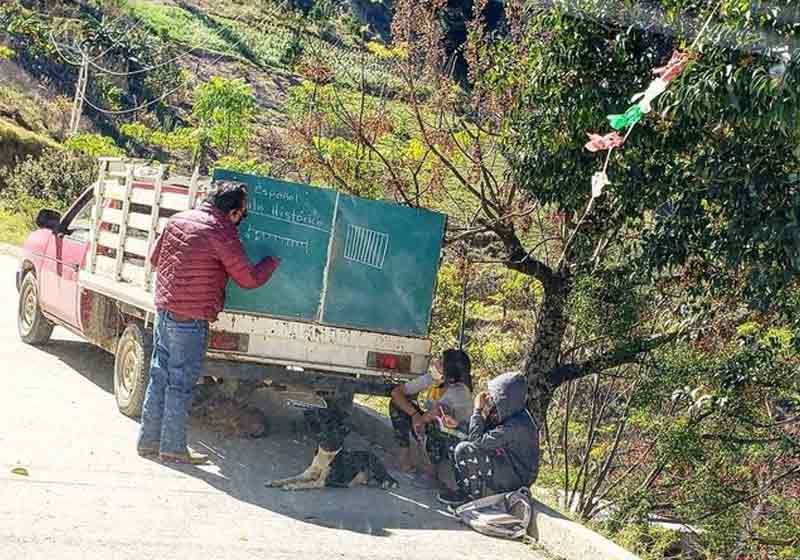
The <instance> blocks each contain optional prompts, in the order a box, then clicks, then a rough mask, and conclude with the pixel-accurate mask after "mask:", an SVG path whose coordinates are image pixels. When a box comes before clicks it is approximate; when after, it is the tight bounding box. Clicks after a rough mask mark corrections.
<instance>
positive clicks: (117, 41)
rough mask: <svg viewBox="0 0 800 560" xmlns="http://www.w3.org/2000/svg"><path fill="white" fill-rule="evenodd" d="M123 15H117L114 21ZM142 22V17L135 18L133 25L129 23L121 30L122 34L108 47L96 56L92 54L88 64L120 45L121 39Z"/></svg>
mask: <svg viewBox="0 0 800 560" xmlns="http://www.w3.org/2000/svg"><path fill="white" fill-rule="evenodd" d="M123 17H125V14H123V15H121V16H119V17H118V18H117V19H116V20H114V23H116V22H117V21H119V20H120V19H122V18H123ZM142 23H144V20H142V19H138V20H135V23H134V24H133V25H131V26H130V27H129V28H128V29H126V30H125V31H123V32H122V35H121V36H120V37H119V38H118V39H117V40H116V41H114V42H113V43H112V44H111V46H110V47H108V48H107V49H106V50H104V51H103V52H101V53H100V54H98V55H97V56H94V57H92V58H90V59H89V64H92V63H93V62H94V61H95V60H99V59H101V58H103V57H104V56H105V55H107V54H108V53H110V52H111V51H113V50H114V49H115V48H117V47H118V46H119V45H120V43H122V41H123V40H125V39H126V38H127V37H128V35H130V34H131V32H132V31H133V30H134V29H136V28H138V27H139V26H140V25H141V24H142Z"/></svg>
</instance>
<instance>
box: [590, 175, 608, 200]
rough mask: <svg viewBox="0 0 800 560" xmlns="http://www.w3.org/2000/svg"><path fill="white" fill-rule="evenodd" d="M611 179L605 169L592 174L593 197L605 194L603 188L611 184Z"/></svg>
mask: <svg viewBox="0 0 800 560" xmlns="http://www.w3.org/2000/svg"><path fill="white" fill-rule="evenodd" d="M610 184H611V181H609V180H608V175H606V173H605V171H598V172H597V173H595V174H594V175H592V198H597V197H598V196H600V195H601V194H603V189H604V188H606V186H608V185H610Z"/></svg>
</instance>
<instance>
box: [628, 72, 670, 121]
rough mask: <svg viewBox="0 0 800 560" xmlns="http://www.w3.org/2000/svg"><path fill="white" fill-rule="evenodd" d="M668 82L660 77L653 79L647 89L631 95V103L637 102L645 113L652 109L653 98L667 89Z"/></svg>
mask: <svg viewBox="0 0 800 560" xmlns="http://www.w3.org/2000/svg"><path fill="white" fill-rule="evenodd" d="M667 85H668V83H667V82H666V81H664V80H662V79H661V78H656V79H655V80H653V81H652V82H651V83H650V85H649V86H647V89H646V90H644V91H642V92H639V93H637V94H636V95H634V96H633V97H631V103H637V102H638V105H639V108H640V109H641V110H642V113H644V114H645V115H646V114H647V113H649V112H650V111H652V110H653V106H652V103H653V100H654V99H655V98H656V97H658V96H659V95H661V94H662V93H664V92H665V91H666V90H667Z"/></svg>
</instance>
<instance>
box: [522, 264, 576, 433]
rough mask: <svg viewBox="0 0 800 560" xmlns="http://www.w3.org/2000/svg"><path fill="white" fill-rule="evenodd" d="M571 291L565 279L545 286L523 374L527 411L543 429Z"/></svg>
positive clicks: (567, 279)
mask: <svg viewBox="0 0 800 560" xmlns="http://www.w3.org/2000/svg"><path fill="white" fill-rule="evenodd" d="M571 290H572V282H571V280H570V279H569V278H568V277H564V276H556V277H554V278H553V279H552V280H550V281H549V282H547V283H546V284H544V300H543V301H542V304H541V307H540V308H539V314H538V315H537V317H536V332H535V337H534V339H533V343H532V344H531V349H530V351H529V352H528V356H527V358H526V359H525V366H524V369H523V371H524V372H525V377H526V378H527V380H528V410H530V412H531V414H532V415H533V418H534V420H536V423H537V424H538V425H539V426H544V422H545V417H546V416H547V407H548V406H549V405H550V401H551V400H552V398H553V392H554V391H555V390H556V389H557V388H558V383H554V382H553V380H552V379H550V378H549V377H548V374H549V373H550V372H551V371H553V370H554V369H555V368H557V367H558V365H559V360H560V358H561V342H562V340H563V338H564V332H565V331H566V328H567V320H566V317H565V316H564V308H565V306H566V304H567V298H568V297H569V294H570V291H571Z"/></svg>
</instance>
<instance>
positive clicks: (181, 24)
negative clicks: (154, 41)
mask: <svg viewBox="0 0 800 560" xmlns="http://www.w3.org/2000/svg"><path fill="white" fill-rule="evenodd" d="M130 7H131V11H132V12H133V15H134V16H135V17H137V18H139V19H142V20H143V21H144V22H145V23H146V24H147V25H148V27H150V29H152V30H153V31H155V32H156V33H158V35H159V36H161V37H162V38H164V39H167V40H171V41H174V42H178V43H183V44H186V45H190V46H192V47H198V48H203V49H205V50H209V51H217V52H225V53H227V52H229V51H230V50H231V45H230V44H229V43H228V41H226V40H225V39H224V38H223V37H222V36H220V35H219V34H218V33H216V32H215V30H213V29H211V27H209V26H208V25H207V24H206V23H205V22H204V21H203V18H200V17H198V16H196V15H195V14H192V13H190V12H188V11H186V10H184V9H182V8H179V7H177V6H165V5H163V4H154V3H151V2H146V1H143V0H139V1H137V2H133V3H131V5H130Z"/></svg>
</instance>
